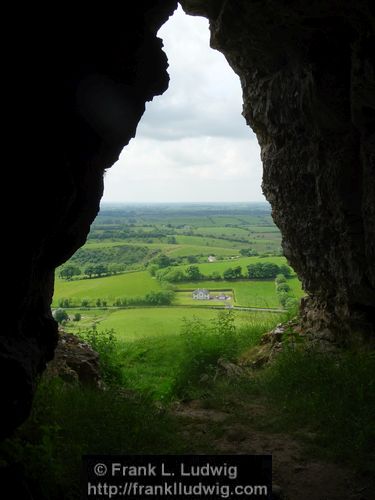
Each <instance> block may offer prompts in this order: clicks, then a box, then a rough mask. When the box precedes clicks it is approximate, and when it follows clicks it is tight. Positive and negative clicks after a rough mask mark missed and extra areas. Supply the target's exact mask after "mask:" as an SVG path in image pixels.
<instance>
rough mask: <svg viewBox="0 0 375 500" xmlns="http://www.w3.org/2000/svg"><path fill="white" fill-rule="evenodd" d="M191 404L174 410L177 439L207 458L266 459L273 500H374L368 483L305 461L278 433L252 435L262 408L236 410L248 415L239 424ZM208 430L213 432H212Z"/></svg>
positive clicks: (230, 413)
mask: <svg viewBox="0 0 375 500" xmlns="http://www.w3.org/2000/svg"><path fill="white" fill-rule="evenodd" d="M204 404H205V403H204V401H200V400H195V401H190V402H187V403H183V404H181V403H180V404H179V405H176V406H175V408H174V409H173V413H174V414H175V415H176V416H178V417H180V418H181V422H182V423H183V425H182V429H183V430H182V434H183V435H184V437H185V438H189V439H190V440H191V442H192V443H193V442H202V441H204V442H206V443H207V442H209V446H210V449H211V451H212V452H214V453H218V454H220V453H222V454H251V455H253V454H255V455H257V454H271V455H272V462H273V485H274V498H275V499H282V500H374V499H375V481H374V478H368V477H367V478H363V477H362V478H361V477H359V476H358V475H356V474H355V473H354V472H353V471H351V470H348V469H347V468H345V467H343V466H341V465H340V466H339V465H336V464H334V463H327V462H324V461H320V460H316V459H311V458H309V456H308V454H307V452H306V450H305V449H304V448H305V447H304V445H303V444H302V442H301V440H299V439H297V438H296V437H294V436H291V435H288V434H283V433H271V432H267V431H264V430H257V429H256V427H257V426H256V425H252V423H251V422H252V420H253V419H257V418H258V419H259V417H262V415H264V414H265V412H267V411H268V410H267V409H266V407H265V406H263V405H262V404H258V403H257V404H247V405H246V408H243V407H242V408H241V413H242V414H243V411H244V410H245V412H246V413H247V414H248V415H249V419H248V420H247V421H246V422H244V419H243V418H237V416H236V409H235V408H232V409H229V410H228V409H227V408H225V411H221V410H218V409H211V408H205V407H204ZM213 429H214V431H213Z"/></svg>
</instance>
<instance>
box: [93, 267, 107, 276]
mask: <svg viewBox="0 0 375 500" xmlns="http://www.w3.org/2000/svg"><path fill="white" fill-rule="evenodd" d="M93 271H94V274H97V275H98V276H99V277H100V276H101V275H102V274H108V268H107V266H105V265H104V264H97V265H96V266H93Z"/></svg>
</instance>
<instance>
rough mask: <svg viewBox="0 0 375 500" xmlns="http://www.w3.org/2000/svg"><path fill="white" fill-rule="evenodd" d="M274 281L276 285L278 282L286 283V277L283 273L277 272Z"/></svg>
mask: <svg viewBox="0 0 375 500" xmlns="http://www.w3.org/2000/svg"><path fill="white" fill-rule="evenodd" d="M275 283H276V285H278V284H280V283H286V278H285V276H284V275H283V274H278V275H277V276H276V279H275Z"/></svg>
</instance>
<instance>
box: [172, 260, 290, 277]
mask: <svg viewBox="0 0 375 500" xmlns="http://www.w3.org/2000/svg"><path fill="white" fill-rule="evenodd" d="M257 262H273V263H274V264H277V265H281V264H287V260H286V258H285V257H276V256H272V257H239V258H236V259H228V260H222V261H216V262H207V263H204V264H197V265H198V267H199V270H200V271H201V273H202V274H205V275H208V274H210V273H213V272H218V273H220V274H222V273H223V272H224V271H225V270H226V269H228V268H229V267H237V266H241V267H242V273H243V274H244V275H246V274H247V269H246V266H248V265H249V264H256V263H257ZM181 267H182V268H183V269H186V267H188V266H187V265H185V266H181Z"/></svg>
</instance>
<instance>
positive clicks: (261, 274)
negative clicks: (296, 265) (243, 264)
mask: <svg viewBox="0 0 375 500" xmlns="http://www.w3.org/2000/svg"><path fill="white" fill-rule="evenodd" d="M247 271H248V277H249V278H250V279H272V278H275V277H276V276H277V275H278V274H280V273H281V268H280V267H279V266H278V265H277V264H274V263H273V262H257V263H256V264H249V265H248V266H247Z"/></svg>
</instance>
